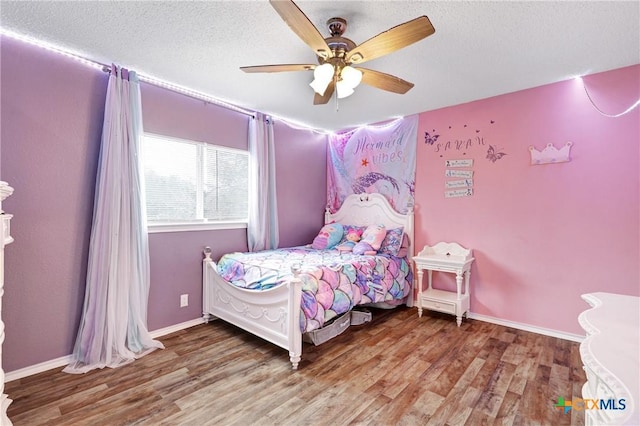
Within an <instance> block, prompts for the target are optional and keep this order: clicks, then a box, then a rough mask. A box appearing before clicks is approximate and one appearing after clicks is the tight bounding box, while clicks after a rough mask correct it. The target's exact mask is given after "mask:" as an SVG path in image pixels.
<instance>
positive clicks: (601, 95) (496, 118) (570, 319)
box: [416, 65, 640, 334]
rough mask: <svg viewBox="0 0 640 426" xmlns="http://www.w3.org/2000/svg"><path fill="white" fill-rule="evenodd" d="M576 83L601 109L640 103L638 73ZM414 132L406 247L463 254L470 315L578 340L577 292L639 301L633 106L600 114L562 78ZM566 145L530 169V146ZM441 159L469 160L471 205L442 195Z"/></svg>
mask: <svg viewBox="0 0 640 426" xmlns="http://www.w3.org/2000/svg"><path fill="white" fill-rule="evenodd" d="M584 80H585V82H586V84H587V87H588V88H589V91H590V93H591V95H592V97H593V99H594V101H595V102H596V103H597V105H598V106H600V107H601V108H602V109H604V110H605V111H609V112H614V113H615V112H621V111H623V110H625V109H626V108H627V107H628V106H630V105H632V104H633V103H634V102H635V101H636V100H637V99H638V98H640V65H637V66H632V67H627V68H622V69H619V70H614V71H610V72H606V73H601V74H595V75H590V76H587V77H585V79H584ZM426 132H428V133H429V136H430V137H432V138H433V137H435V135H439V136H437V140H436V141H435V142H434V143H433V144H429V143H426ZM418 135H419V138H418V150H417V157H418V158H417V162H418V163H417V164H418V167H417V170H418V171H417V176H416V235H417V236H416V243H417V247H422V246H424V245H425V244H435V243H436V242H438V241H456V242H458V243H460V244H462V245H463V246H465V247H469V248H472V249H473V250H474V256H475V259H476V260H475V262H474V265H473V268H472V275H471V282H472V297H471V311H472V312H473V313H476V314H481V315H485V316H490V317H494V318H499V319H503V320H510V321H515V322H518V323H522V324H527V325H532V326H537V327H543V328H548V329H552V330H557V331H561V332H568V333H575V334H583V332H582V330H581V328H580V327H579V325H578V322H577V316H578V314H579V313H580V312H582V311H583V310H585V309H586V308H587V307H588V306H587V305H586V304H585V303H584V302H583V301H582V300H581V298H580V295H581V294H583V293H588V292H593V291H608V292H614V293H623V294H631V295H639V294H640V288H639V283H640V270H639V267H638V265H639V259H640V248H639V235H640V228H639V223H640V216H639V206H640V200H639V193H640V186H639V174H638V170H640V164H639V156H640V148H639V145H640V144H639V136H640V111H639V108H636V109H635V110H633V112H632V113H629V114H627V115H625V116H623V117H620V118H608V117H604V116H602V115H601V114H599V113H598V112H597V111H596V110H595V109H594V108H593V106H592V105H591V104H590V102H589V100H588V99H587V96H586V95H585V91H584V89H583V88H582V85H581V84H580V83H579V82H578V81H576V80H569V81H564V82H560V83H556V84H550V85H546V86H542V87H538V88H534V89H530V90H524V91H520V92H516V93H511V94H507V95H503V96H497V97H493V98H489V99H485V100H480V101H476V102H471V103H467V104H463V105H457V106H453V107H449V108H444V109H439V110H436V111H429V112H424V113H422V114H420V126H419V132H418ZM567 141H571V142H573V147H572V150H571V157H572V161H571V162H567V163H558V164H546V165H536V166H532V165H530V154H529V150H528V147H529V146H530V145H533V146H535V147H537V148H538V149H542V148H544V147H545V146H546V145H547V144H548V143H553V144H554V145H555V146H556V147H561V146H562V145H564V144H565V143H566V142H567ZM457 144H460V146H459V147H458V146H457ZM467 144H468V145H467ZM489 146H493V147H494V148H495V150H496V152H504V153H506V155H504V156H503V157H502V158H500V159H498V160H496V161H495V162H493V161H490V160H488V159H487V158H486V157H487V151H488V149H489ZM447 159H473V160H474V163H473V167H471V168H469V170H472V171H473V181H474V185H473V186H474V193H473V195H472V196H470V197H461V198H449V199H447V198H445V197H444V191H445V180H446V179H445V169H446V168H445V164H444V160H447ZM447 179H453V178H447ZM436 278H437V282H438V285H439V286H443V287H448V286H450V285H451V284H452V282H451V281H452V279H451V277H449V276H446V275H444V274H439V275H438V276H437V277H436Z"/></svg>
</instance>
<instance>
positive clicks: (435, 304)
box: [422, 297, 456, 315]
mask: <svg viewBox="0 0 640 426" xmlns="http://www.w3.org/2000/svg"><path fill="white" fill-rule="evenodd" d="M422 307H423V308H425V309H431V310H432V311H438V312H444V313H446V314H453V315H456V304H455V303H452V302H447V301H442V300H433V299H428V298H426V297H423V298H422Z"/></svg>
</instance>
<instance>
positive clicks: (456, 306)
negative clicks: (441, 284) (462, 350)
mask: <svg viewBox="0 0 640 426" xmlns="http://www.w3.org/2000/svg"><path fill="white" fill-rule="evenodd" d="M413 262H414V263H415V265H416V270H417V272H418V316H419V317H421V316H422V309H423V308H425V309H430V310H433V311H438V312H444V313H447V314H453V315H455V316H456V322H457V323H458V327H460V324H462V315H463V314H464V313H466V312H468V311H469V296H470V293H469V291H470V289H469V279H470V276H471V264H472V263H473V257H472V251H471V249H466V248H464V247H462V246H461V245H459V244H457V243H444V242H441V243H438V244H436V245H434V246H424V248H423V249H422V251H421V252H420V253H418V255H417V256H415V257H414V258H413ZM424 270H426V271H427V274H428V281H429V286H428V288H427V290H425V291H423V290H422V278H423V276H424V272H423V271H424ZM433 271H440V272H450V273H453V274H456V292H455V293H454V292H451V291H446V290H438V289H435V288H433V286H432V283H433V281H432V272H433ZM463 276H464V293H462V279H463Z"/></svg>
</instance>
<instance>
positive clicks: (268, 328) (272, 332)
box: [202, 247, 302, 370]
mask: <svg viewBox="0 0 640 426" xmlns="http://www.w3.org/2000/svg"><path fill="white" fill-rule="evenodd" d="M204 255H205V258H204V260H203V277H202V281H203V283H202V288H203V294H202V313H203V316H204V318H205V319H206V320H209V319H211V316H213V317H216V318H220V319H222V320H224V321H226V322H228V323H230V324H233V325H235V326H237V327H240V328H242V329H244V330H246V331H248V332H249V333H251V334H253V335H255V336H258V337H260V338H262V339H264V340H267V341H269V342H271V343H273V344H274V345H277V346H279V347H281V348H284V349H286V350H288V351H289V359H290V360H291V365H292V367H293V369H294V370H296V369H297V368H298V363H299V362H300V358H301V356H302V333H301V331H300V300H301V298H302V283H301V281H300V280H299V279H298V278H297V275H298V274H297V271H294V276H295V278H294V279H292V280H291V281H290V282H288V283H286V284H285V285H281V286H277V287H274V288H271V289H269V290H263V291H256V290H247V289H243V288H239V287H235V286H233V285H231V284H230V283H228V282H227V281H225V280H224V279H222V277H220V275H219V274H218V273H217V270H216V263H215V262H214V261H213V259H211V249H210V248H209V247H206V248H205V250H204Z"/></svg>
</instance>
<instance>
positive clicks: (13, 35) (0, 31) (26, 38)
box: [0, 27, 255, 118]
mask: <svg viewBox="0 0 640 426" xmlns="http://www.w3.org/2000/svg"><path fill="white" fill-rule="evenodd" d="M0 34H2V35H4V36H7V37H9V38H12V39H14V40H18V41H22V42H25V43H28V44H31V45H33V46H36V47H40V48H43V49H45V50H48V51H50V52H54V53H58V54H60V55H63V56H66V57H67V58H71V59H74V60H75V61H77V62H80V63H82V64H84V65H87V66H90V67H92V68H97V69H99V70H102V71H103V72H107V73H110V72H111V66H109V65H107V64H103V63H101V62H98V61H95V60H93V59H88V58H85V57H84V56H81V55H78V54H76V53H72V52H69V51H67V50H65V49H63V48H61V47H58V46H55V45H53V44H50V43H47V42H44V41H41V40H38V39H35V38H33V37H29V36H25V35H22V34H18V33H14V32H13V31H9V30H7V29H5V28H1V27H0ZM136 73H137V74H138V79H139V80H140V81H143V82H145V83H149V84H152V85H154V86H158V87H162V88H164V89H167V90H171V91H172V92H175V93H179V94H181V95H185V96H189V97H191V98H193V99H197V100H199V101H205V102H209V103H211V104H214V105H217V106H220V107H223V108H226V109H229V110H231V111H235V112H239V113H241V114H244V115H248V116H249V117H254V118H255V112H254V111H249V110H246V109H243V108H240V107H238V106H235V105H233V104H230V103H227V102H225V101H222V100H220V99H216V98H214V97H213V96H209V95H206V94H204V93H201V92H198V91H196V90H192V89H188V88H186V87H182V86H179V85H177V84H172V83H169V82H165V81H163V80H160V79H158V78H154V77H151V76H147V75H144V74H140V73H138V72H136Z"/></svg>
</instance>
